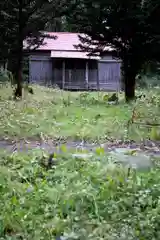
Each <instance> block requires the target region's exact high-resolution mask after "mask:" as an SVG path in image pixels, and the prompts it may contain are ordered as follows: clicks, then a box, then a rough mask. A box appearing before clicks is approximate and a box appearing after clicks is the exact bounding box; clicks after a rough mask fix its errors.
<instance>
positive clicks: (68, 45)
mask: <svg viewBox="0 0 160 240" xmlns="http://www.w3.org/2000/svg"><path fill="white" fill-rule="evenodd" d="M47 34H49V35H50V36H55V37H56V39H52V38H45V39H44V43H45V45H43V46H40V47H39V48H38V50H61V51H77V49H75V47H74V45H78V44H79V43H80V40H79V38H78V35H79V34H78V33H68V32H50V33H47Z"/></svg>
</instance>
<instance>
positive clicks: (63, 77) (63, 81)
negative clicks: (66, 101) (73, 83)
mask: <svg viewBox="0 0 160 240" xmlns="http://www.w3.org/2000/svg"><path fill="white" fill-rule="evenodd" d="M65 68H66V66H65V59H64V60H63V63H62V89H64V88H65V72H66V69H65Z"/></svg>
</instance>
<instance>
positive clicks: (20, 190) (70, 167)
mask: <svg viewBox="0 0 160 240" xmlns="http://www.w3.org/2000/svg"><path fill="white" fill-rule="evenodd" d="M41 155H42V153H41V152H35V151H32V152H30V153H28V154H26V155H25V154H17V153H15V154H12V155H7V154H6V153H5V154H4V153H1V160H0V164H1V169H0V192H1V194H0V208H1V213H0V237H1V238H0V239H33V240H41V239H45V240H50V239H56V238H57V239H58V237H60V236H61V237H62V236H63V238H62V239H68V240H72V239H79V240H81V239H83V240H85V239H86V240H87V239H92V240H98V239H107V240H108V239H109V240H110V239H111V240H112V239H113V240H117V239H124V240H125V239H126V240H128V239H131V240H133V239H145V240H146V239H158V237H159V234H160V232H159V229H160V228H159V226H160V218H159V213H160V205H159V195H160V169H159V168H158V167H157V168H155V169H152V171H151V172H149V173H146V172H145V173H144V172H135V171H130V174H129V172H128V170H127V168H122V167H121V166H119V167H118V166H116V165H114V164H113V163H111V162H110V160H109V157H107V156H104V157H101V160H98V157H96V156H95V157H93V158H92V159H87V160H85V159H82V158H76V159H75V158H73V157H72V156H71V155H69V154H67V155H66V154H65V156H63V155H62V156H60V155H59V156H57V164H56V166H54V167H53V168H52V169H50V170H49V171H46V170H45V168H42V167H41V165H40V164H39V161H40V158H41Z"/></svg>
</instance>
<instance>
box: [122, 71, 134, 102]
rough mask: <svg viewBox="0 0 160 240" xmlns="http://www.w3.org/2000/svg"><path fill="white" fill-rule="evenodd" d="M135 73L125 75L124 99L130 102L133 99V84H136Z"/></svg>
mask: <svg viewBox="0 0 160 240" xmlns="http://www.w3.org/2000/svg"><path fill="white" fill-rule="evenodd" d="M135 78H136V75H135V74H132V75H130V74H129V75H128V76H127V75H125V77H124V85H125V99H126V102H130V101H132V100H134V99H135V85H136V79H135Z"/></svg>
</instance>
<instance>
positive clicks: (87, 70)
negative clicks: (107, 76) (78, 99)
mask: <svg viewBox="0 0 160 240" xmlns="http://www.w3.org/2000/svg"><path fill="white" fill-rule="evenodd" d="M88 78H89V67H88V60H86V71H85V83H86V88H87V89H88V87H89V86H88Z"/></svg>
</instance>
